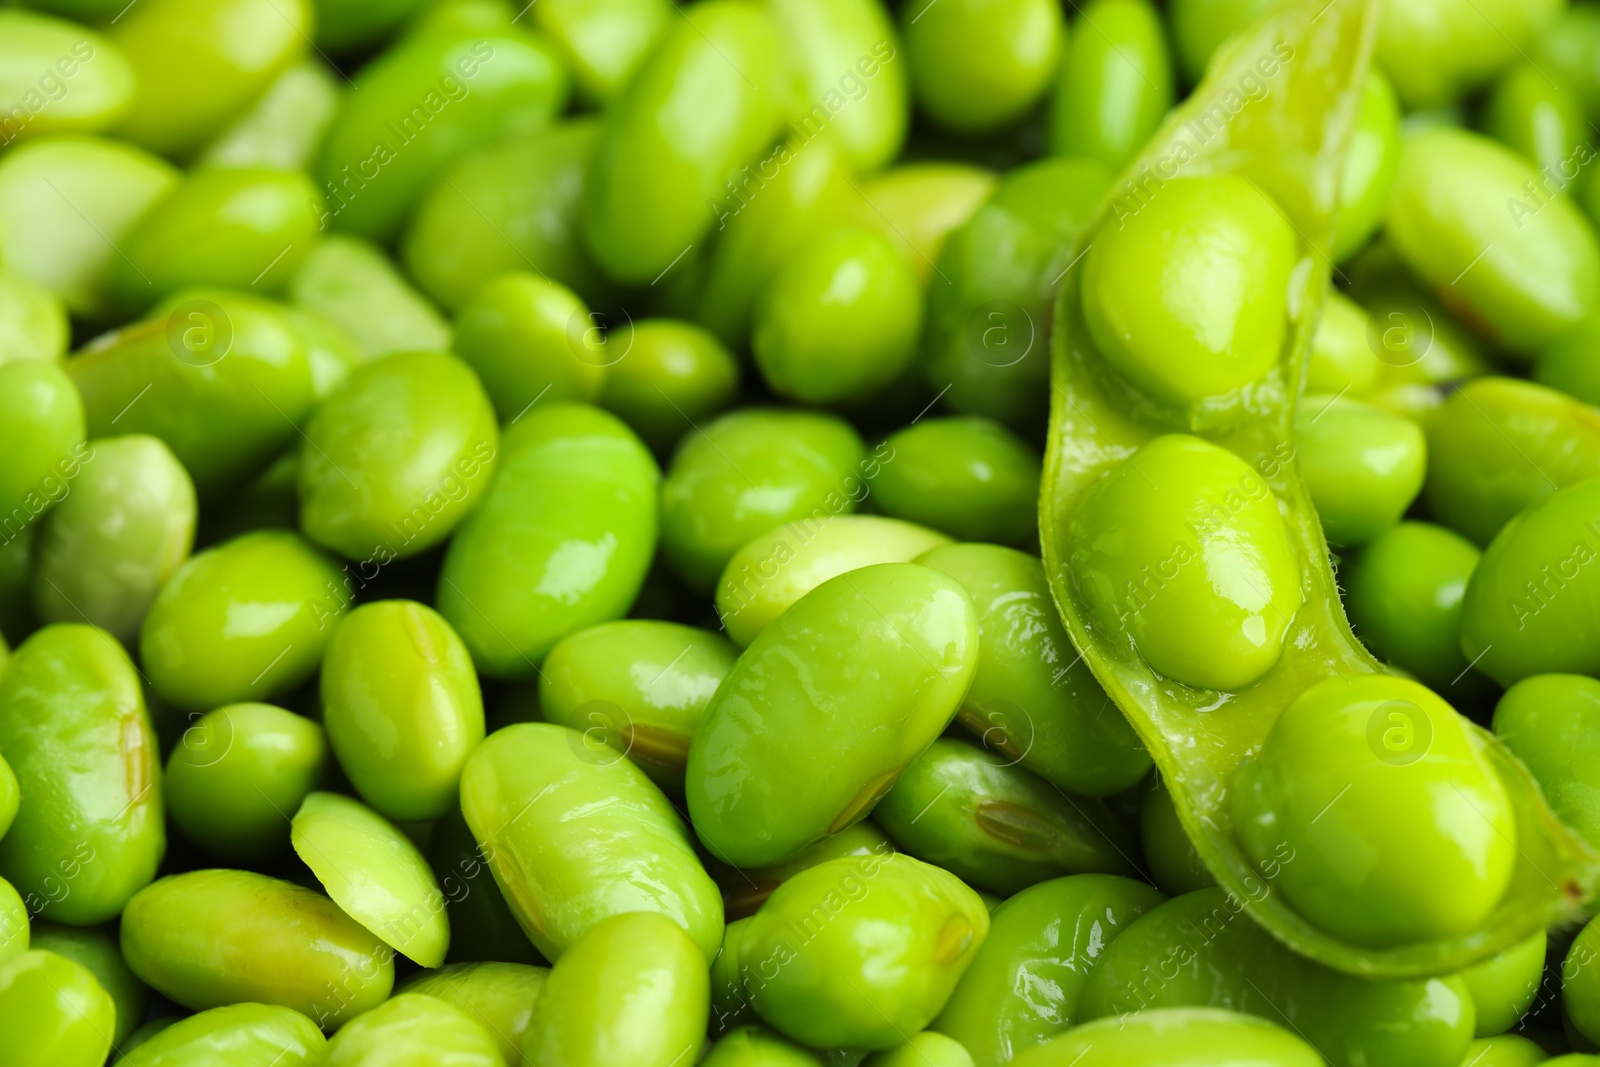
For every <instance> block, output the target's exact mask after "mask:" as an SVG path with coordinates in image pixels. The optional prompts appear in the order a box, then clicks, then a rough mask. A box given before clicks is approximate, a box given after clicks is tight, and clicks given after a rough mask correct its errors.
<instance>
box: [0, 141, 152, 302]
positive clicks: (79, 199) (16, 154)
mask: <svg viewBox="0 0 1600 1067" xmlns="http://www.w3.org/2000/svg"><path fill="white" fill-rule="evenodd" d="M178 180H179V175H178V171H177V170H176V169H175V168H174V167H173V166H172V165H171V164H170V163H168V162H166V161H165V160H162V159H159V158H157V157H155V156H153V155H151V154H149V153H148V152H145V151H143V150H142V149H139V148H136V147H134V146H133V145H130V144H124V143H122V142H120V141H111V140H106V139H104V138H99V137H91V136H85V135H66V134H64V135H61V136H57V137H51V138H48V139H45V140H41V141H36V142H31V143H28V144H23V145H19V146H17V147H16V148H14V149H12V150H10V151H8V152H7V153H6V154H5V158H4V159H3V160H0V262H4V263H5V265H6V269H7V270H9V271H11V272H12V273H15V274H18V275H20V276H22V277H23V278H26V279H28V280H29V281H32V282H34V283H36V284H38V285H41V286H43V287H44V288H45V289H47V290H49V291H50V292H52V293H54V294H55V295H56V296H58V297H60V298H61V299H62V300H63V301H64V302H65V303H66V305H67V308H68V309H69V310H71V311H72V312H73V313H74V314H77V315H83V316H86V317H90V318H95V319H100V318H104V317H105V316H106V315H108V314H109V312H110V297H109V294H108V293H107V292H106V278H107V274H108V273H109V272H110V269H111V263H112V261H113V260H114V259H116V258H117V253H116V249H115V247H114V246H115V245H116V244H119V243H121V241H122V238H123V236H124V235H125V234H126V233H127V231H128V229H129V227H130V226H132V225H133V223H134V222H135V221H136V220H137V219H138V218H139V217H140V216H141V215H143V214H144V213H145V211H146V210H148V209H149V207H150V206H151V205H152V204H154V203H155V202H156V201H158V200H160V199H161V198H162V197H163V196H165V195H166V194H167V193H168V192H169V191H170V190H171V189H172V188H173V187H174V186H175V185H177V183H178ZM52 187H53V188H52Z"/></svg>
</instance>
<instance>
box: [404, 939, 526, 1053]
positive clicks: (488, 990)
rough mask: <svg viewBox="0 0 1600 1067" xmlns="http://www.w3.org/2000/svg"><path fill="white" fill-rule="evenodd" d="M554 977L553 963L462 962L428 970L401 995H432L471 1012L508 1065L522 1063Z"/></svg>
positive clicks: (416, 978) (406, 984) (470, 1014)
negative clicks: (527, 1038) (547, 985)
mask: <svg viewBox="0 0 1600 1067" xmlns="http://www.w3.org/2000/svg"><path fill="white" fill-rule="evenodd" d="M549 976H550V968H548V967H530V966H528V965H527V964H522V963H459V964H453V965H451V966H449V967H441V968H439V969H438V970H436V971H424V972H422V973H421V974H418V975H417V976H415V977H414V978H411V979H409V980H408V981H406V982H405V983H403V984H402V985H401V986H400V988H399V989H398V992H399V993H426V994H427V995H428V996H431V997H438V998H439V999H440V1000H442V1001H444V1002H445V1003H446V1004H449V1005H452V1006H453V1007H456V1008H460V1009H461V1010H462V1011H463V1012H465V1013H466V1014H467V1015H469V1016H471V1017H472V1019H473V1020H474V1021H476V1022H477V1023H478V1024H479V1025H480V1026H482V1027H483V1028H484V1030H486V1031H487V1032H488V1033H490V1034H491V1035H493V1036H494V1038H495V1041H496V1044H498V1045H499V1047H500V1055H501V1056H502V1057H503V1058H504V1059H505V1061H506V1063H507V1064H514V1063H520V1062H521V1056H522V1037H523V1035H524V1034H526V1033H527V1031H528V1024H529V1023H530V1022H532V1021H533V1006H534V1004H535V1003H536V1002H537V1001H538V999H539V994H540V993H541V992H542V991H543V989H544V984H545V981H546V979H548V978H549Z"/></svg>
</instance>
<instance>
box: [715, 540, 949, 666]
mask: <svg viewBox="0 0 1600 1067" xmlns="http://www.w3.org/2000/svg"><path fill="white" fill-rule="evenodd" d="M949 543H950V541H949V538H947V537H945V536H944V535H943V534H941V533H938V532H937V531H935V530H930V529H928V528H927V527H925V526H917V525H914V524H912V523H909V522H901V521H900V520H898V519H885V518H881V517H879V516H876V515H839V516H834V517H832V518H824V519H819V520H815V521H810V522H808V521H805V520H802V521H800V522H794V523H789V524H788V525H786V526H780V527H778V528H777V529H776V530H773V531H772V532H770V533H765V534H762V535H760V536H758V537H754V538H751V539H750V541H749V542H748V543H747V544H746V545H745V546H744V547H743V548H741V549H739V551H737V552H735V553H734V554H733V558H732V559H730V560H729V561H728V566H727V568H726V569H725V570H724V571H723V572H722V579H721V581H719V582H718V583H717V598H716V604H717V614H718V615H719V616H720V617H721V619H722V625H723V628H724V629H726V630H727V632H728V636H729V637H730V638H732V639H733V642H734V644H736V645H738V646H740V647H741V648H743V647H747V646H748V645H749V644H750V643H751V642H752V641H754V640H755V639H756V637H757V636H758V635H759V634H760V633H761V632H762V631H763V630H765V629H766V628H767V627H768V626H769V625H770V624H771V623H772V620H774V619H776V618H778V616H780V615H782V614H783V613H784V612H785V611H787V610H788V609H789V608H790V607H792V606H793V605H794V603H795V602H796V601H798V600H799V599H800V598H801V597H803V596H805V595H806V594H807V593H809V592H811V590H813V589H815V588H816V587H817V586H819V585H821V584H822V583H823V582H825V581H827V580H828V579H830V578H836V577H838V576H839V575H841V574H845V573H847V572H849V571H855V570H860V569H861V568H862V567H869V566H872V565H873V564H876V563H910V562H911V561H912V560H914V559H916V558H917V557H918V556H920V555H922V554H923V553H924V552H927V551H928V550H930V549H933V548H938V547H939V546H940V545H945V544H949Z"/></svg>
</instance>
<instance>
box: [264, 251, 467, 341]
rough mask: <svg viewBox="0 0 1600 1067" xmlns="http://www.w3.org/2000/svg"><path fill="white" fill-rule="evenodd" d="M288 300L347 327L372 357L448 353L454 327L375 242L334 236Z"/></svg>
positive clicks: (301, 273)
mask: <svg viewBox="0 0 1600 1067" xmlns="http://www.w3.org/2000/svg"><path fill="white" fill-rule="evenodd" d="M289 298H290V299H291V300H293V301H294V302H295V303H296V304H297V305H299V306H300V307H303V308H305V309H306V310H308V311H315V312H317V313H318V314H320V315H323V316H325V317H327V318H328V319H330V320H331V321H332V322H333V323H334V324H335V325H337V326H340V327H343V328H344V329H345V330H346V331H347V332H348V333H349V334H350V336H352V337H354V338H355V339H356V343H357V344H358V345H360V347H361V351H362V353H363V354H364V355H365V356H366V357H367V358H368V359H371V358H373V357H375V356H383V355H388V354H389V353H391V352H415V351H420V350H431V351H436V352H442V351H448V350H449V348H450V327H449V326H448V325H447V324H446V323H445V321H444V319H443V318H441V317H440V315H439V312H438V311H436V310H435V309H434V307H433V305H431V304H429V303H428V301H427V300H426V299H424V298H423V296H422V294H420V293H418V292H417V291H416V290H415V289H413V288H412V287H411V283H410V282H408V281H406V279H405V278H404V277H402V276H401V274H400V272H399V271H398V270H396V269H395V266H394V264H393V263H391V262H390V261H389V257H388V256H386V255H384V254H383V252H382V251H381V250H380V249H379V248H378V247H377V246H376V245H373V244H372V243H370V242H368V241H363V240H362V239H361V238H359V237H352V236H349V235H348V234H334V235H332V236H329V237H325V238H323V240H321V241H319V242H318V243H317V246H316V247H315V248H313V249H312V250H311V253H310V254H309V255H307V256H306V259H305V262H304V263H302V264H300V269H299V270H298V271H296V272H295V276H294V280H293V281H292V282H291V283H290V284H289Z"/></svg>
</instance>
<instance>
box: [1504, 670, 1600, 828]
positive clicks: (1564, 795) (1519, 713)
mask: <svg viewBox="0 0 1600 1067" xmlns="http://www.w3.org/2000/svg"><path fill="white" fill-rule="evenodd" d="M1597 723H1600V681H1597V680H1595V679H1593V678H1586V677H1584V676H1582V675H1577V674H1536V675H1532V676H1531V677H1527V678H1524V679H1522V680H1521V681H1520V682H1517V683H1516V684H1515V685H1513V686H1511V687H1510V688H1509V689H1507V690H1506V692H1505V695H1504V696H1502V697H1501V698H1500V702H1499V703H1498V704H1496V705H1495V709H1494V721H1493V727H1494V732H1495V735H1496V736H1498V737H1499V738H1500V739H1501V740H1502V741H1504V742H1505V744H1506V747H1507V748H1509V749H1510V750H1511V751H1512V753H1513V754H1514V755H1515V756H1516V757H1517V758H1518V759H1520V760H1521V761H1522V762H1523V763H1525V764H1527V765H1528V770H1530V771H1532V772H1533V776H1534V778H1535V779H1537V780H1538V782H1539V786H1540V788H1541V789H1542V790H1543V791H1544V794H1545V796H1546V797H1548V798H1549V800H1550V806H1551V807H1552V808H1554V809H1555V812H1556V814H1557V815H1559V816H1560V817H1561V819H1562V821H1563V822H1565V823H1566V824H1567V825H1569V826H1571V827H1572V828H1573V829H1574V830H1576V831H1578V833H1580V834H1582V835H1583V837H1584V838H1585V839H1586V840H1588V841H1590V842H1591V843H1593V842H1600V780H1597V779H1596V778H1595V776H1594V774H1593V772H1592V771H1591V768H1592V767H1593V766H1594V762H1593V759H1592V757H1591V755H1590V747H1591V746H1592V745H1593V744H1594V738H1595V737H1596V736H1600V735H1597V734H1596V733H1595V727H1596V724H1597Z"/></svg>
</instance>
